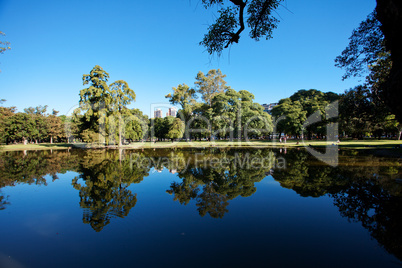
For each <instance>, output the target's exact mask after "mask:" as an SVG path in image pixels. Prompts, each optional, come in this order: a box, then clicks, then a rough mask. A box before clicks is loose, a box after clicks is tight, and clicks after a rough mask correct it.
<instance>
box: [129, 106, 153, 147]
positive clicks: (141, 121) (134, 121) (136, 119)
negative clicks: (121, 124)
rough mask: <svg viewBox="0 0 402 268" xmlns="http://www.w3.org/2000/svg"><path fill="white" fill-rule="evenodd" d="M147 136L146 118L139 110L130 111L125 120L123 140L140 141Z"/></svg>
mask: <svg viewBox="0 0 402 268" xmlns="http://www.w3.org/2000/svg"><path fill="white" fill-rule="evenodd" d="M147 135H148V116H147V115H144V114H143V113H142V112H141V111H140V110H139V109H131V110H130V115H129V116H127V117H126V118H125V129H124V138H125V139H127V140H141V139H143V138H146V137H147Z"/></svg>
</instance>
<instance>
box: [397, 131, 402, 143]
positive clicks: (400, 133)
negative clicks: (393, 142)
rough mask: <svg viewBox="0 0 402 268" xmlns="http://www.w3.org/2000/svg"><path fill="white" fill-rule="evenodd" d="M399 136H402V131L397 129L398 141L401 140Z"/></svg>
mask: <svg viewBox="0 0 402 268" xmlns="http://www.w3.org/2000/svg"><path fill="white" fill-rule="evenodd" d="M401 136H402V131H399V136H398V141H400V140H401Z"/></svg>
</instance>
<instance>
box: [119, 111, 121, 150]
mask: <svg viewBox="0 0 402 268" xmlns="http://www.w3.org/2000/svg"><path fill="white" fill-rule="evenodd" d="M119 147H121V115H119Z"/></svg>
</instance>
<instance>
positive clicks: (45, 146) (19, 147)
mask: <svg viewBox="0 0 402 268" xmlns="http://www.w3.org/2000/svg"><path fill="white" fill-rule="evenodd" d="M69 148H72V145H71V144H69V143H53V144H50V143H40V144H27V145H24V144H10V145H1V146H0V150H1V151H23V150H66V149H69Z"/></svg>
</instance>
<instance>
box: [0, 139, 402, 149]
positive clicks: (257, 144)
mask: <svg viewBox="0 0 402 268" xmlns="http://www.w3.org/2000/svg"><path fill="white" fill-rule="evenodd" d="M332 146H336V147H337V148H339V149H360V150H361V149H395V150H397V151H399V150H401V152H402V140H399V141H398V140H345V141H341V142H340V143H336V142H327V141H304V142H299V143H298V142H297V141H288V142H287V143H283V142H282V143H280V142H276V141H248V142H246V141H240V142H239V141H233V142H229V141H212V142H209V141H192V142H187V141H177V142H173V143H172V142H168V141H158V142H156V143H154V142H135V143H132V144H130V145H123V146H121V147H119V146H117V145H109V146H92V147H91V146H88V144H85V143H53V144H50V143H41V144H27V145H23V144H12V145H1V146H0V151H25V150H70V149H165V148H177V149H180V148H198V149H203V148H258V149H264V148H267V149H275V148H277V149H281V148H303V147H311V148H326V147H332Z"/></svg>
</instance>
